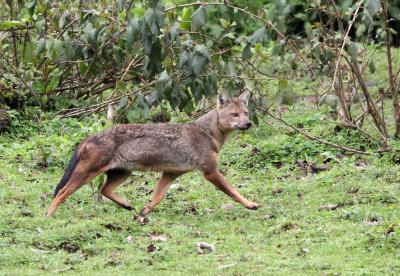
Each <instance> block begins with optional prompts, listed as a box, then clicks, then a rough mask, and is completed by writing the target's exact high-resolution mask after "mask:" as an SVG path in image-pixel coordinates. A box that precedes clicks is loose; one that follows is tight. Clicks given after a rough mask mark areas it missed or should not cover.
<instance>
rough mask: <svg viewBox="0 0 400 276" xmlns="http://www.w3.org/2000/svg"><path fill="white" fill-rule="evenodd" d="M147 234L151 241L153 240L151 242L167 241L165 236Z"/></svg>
mask: <svg viewBox="0 0 400 276" xmlns="http://www.w3.org/2000/svg"><path fill="white" fill-rule="evenodd" d="M147 234H148V235H149V236H150V237H151V240H153V241H167V240H168V238H167V236H166V235H157V234H156V233H152V232H148V233H147Z"/></svg>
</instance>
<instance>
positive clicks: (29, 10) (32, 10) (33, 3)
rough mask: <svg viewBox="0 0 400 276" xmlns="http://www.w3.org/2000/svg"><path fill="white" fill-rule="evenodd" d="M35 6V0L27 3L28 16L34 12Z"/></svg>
mask: <svg viewBox="0 0 400 276" xmlns="http://www.w3.org/2000/svg"><path fill="white" fill-rule="evenodd" d="M35 7H36V0H33V1H32V2H29V3H28V5H27V8H28V12H29V15H30V16H32V15H33V14H34V12H35Z"/></svg>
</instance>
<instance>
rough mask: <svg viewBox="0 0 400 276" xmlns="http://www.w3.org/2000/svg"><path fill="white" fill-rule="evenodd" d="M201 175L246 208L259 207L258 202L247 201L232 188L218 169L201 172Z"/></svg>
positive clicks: (255, 208)
mask: <svg viewBox="0 0 400 276" xmlns="http://www.w3.org/2000/svg"><path fill="white" fill-rule="evenodd" d="M203 175H204V177H205V179H207V180H208V181H210V182H211V183H212V184H214V186H216V187H217V188H218V189H220V190H221V191H223V192H224V193H225V194H227V195H228V196H230V197H231V198H232V199H233V200H234V201H236V202H240V203H242V204H243V206H244V207H246V208H247V209H252V210H257V209H258V208H260V206H261V205H260V204H258V203H254V202H250V201H248V200H247V199H246V198H245V197H244V196H242V195H241V194H240V193H239V192H238V191H237V190H236V189H235V188H233V187H232V186H231V185H230V184H229V183H228V181H227V180H226V179H225V178H224V177H223V176H222V174H221V173H220V172H219V171H218V170H214V171H212V172H203Z"/></svg>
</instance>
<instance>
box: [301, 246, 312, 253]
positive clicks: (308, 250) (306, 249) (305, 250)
mask: <svg viewBox="0 0 400 276" xmlns="http://www.w3.org/2000/svg"><path fill="white" fill-rule="evenodd" d="M301 251H303V253H308V252H310V248H308V247H302V248H301Z"/></svg>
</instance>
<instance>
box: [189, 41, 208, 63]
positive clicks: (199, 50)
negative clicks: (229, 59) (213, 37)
mask: <svg viewBox="0 0 400 276" xmlns="http://www.w3.org/2000/svg"><path fill="white" fill-rule="evenodd" d="M193 52H194V53H195V54H196V53H197V54H200V55H202V56H203V57H205V58H207V59H208V60H211V57H210V52H209V51H208V48H207V46H206V45H203V44H202V45H196V47H194V49H193Z"/></svg>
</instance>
